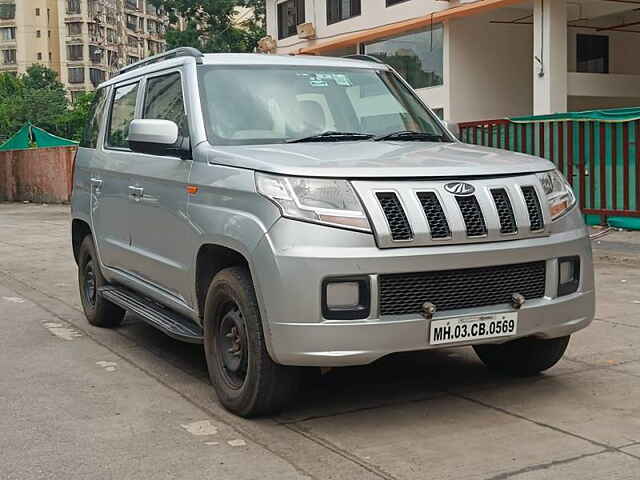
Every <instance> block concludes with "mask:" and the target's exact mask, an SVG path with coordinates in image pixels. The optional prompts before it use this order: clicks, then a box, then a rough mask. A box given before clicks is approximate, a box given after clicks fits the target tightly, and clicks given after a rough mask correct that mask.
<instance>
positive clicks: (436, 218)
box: [418, 192, 451, 238]
mask: <svg viewBox="0 0 640 480" xmlns="http://www.w3.org/2000/svg"><path fill="white" fill-rule="evenodd" d="M418 200H420V204H421V205H422V209H423V210H424V213H425V215H426V216H427V222H429V229H430V230H431V238H449V237H450V236H451V230H450V229H449V223H448V222H447V217H446V216H445V214H444V210H442V205H440V201H439V200H438V196H437V195H436V194H435V193H433V192H420V193H418Z"/></svg>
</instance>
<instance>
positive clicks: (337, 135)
mask: <svg viewBox="0 0 640 480" xmlns="http://www.w3.org/2000/svg"><path fill="white" fill-rule="evenodd" d="M373 137H375V135H373V134H371V133H359V132H334V131H328V132H323V133H319V134H317V135H311V136H310V137H304V138H296V139H294V140H288V141H287V143H302V142H346V141H349V140H369V139H371V138H373Z"/></svg>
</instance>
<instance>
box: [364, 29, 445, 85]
mask: <svg viewBox="0 0 640 480" xmlns="http://www.w3.org/2000/svg"><path fill="white" fill-rule="evenodd" d="M443 36H444V29H443V27H442V24H438V25H434V26H433V28H432V29H427V30H424V31H421V32H416V33H410V34H408V35H403V36H400V37H394V38H389V39H386V40H382V41H380V42H376V43H370V44H368V45H365V46H364V52H363V53H365V54H367V55H372V56H374V57H376V58H379V59H380V60H382V61H383V62H384V63H386V64H388V65H391V66H392V67H393V68H395V69H396V71H397V72H398V73H399V74H400V75H402V77H403V78H404V79H405V80H406V81H407V82H409V84H410V85H411V86H412V87H413V88H425V87H436V86H439V85H442V84H443V51H444V48H443Z"/></svg>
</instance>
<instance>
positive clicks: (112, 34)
mask: <svg viewBox="0 0 640 480" xmlns="http://www.w3.org/2000/svg"><path fill="white" fill-rule="evenodd" d="M115 41H116V31H115V30H112V29H110V28H107V42H109V43H115Z"/></svg>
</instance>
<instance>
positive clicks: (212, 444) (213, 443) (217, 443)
mask: <svg viewBox="0 0 640 480" xmlns="http://www.w3.org/2000/svg"><path fill="white" fill-rule="evenodd" d="M204 444H205V445H209V446H210V447H215V446H217V445H220V442H204Z"/></svg>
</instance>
